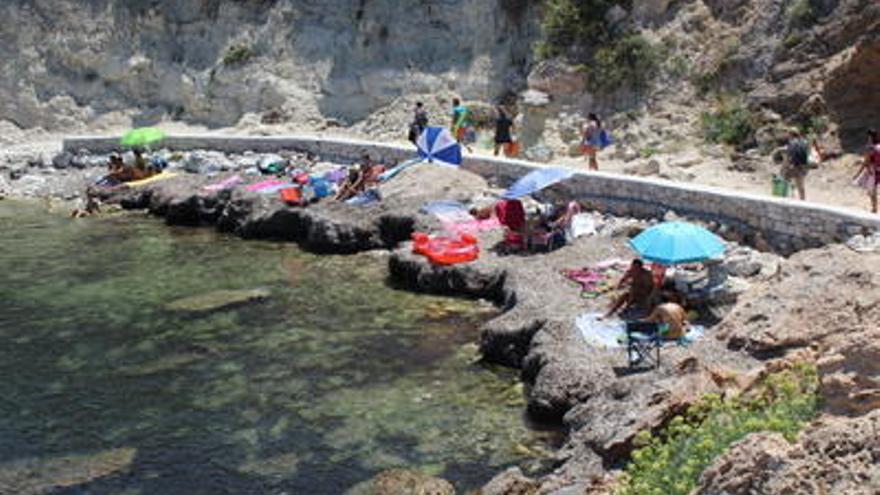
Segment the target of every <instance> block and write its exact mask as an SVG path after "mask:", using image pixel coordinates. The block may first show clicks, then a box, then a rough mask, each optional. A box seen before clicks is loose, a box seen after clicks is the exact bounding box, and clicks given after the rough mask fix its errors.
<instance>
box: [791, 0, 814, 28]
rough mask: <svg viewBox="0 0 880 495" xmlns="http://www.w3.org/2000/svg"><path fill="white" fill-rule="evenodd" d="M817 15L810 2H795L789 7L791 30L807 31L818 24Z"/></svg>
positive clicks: (796, 0) (802, 0)
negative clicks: (806, 29)
mask: <svg viewBox="0 0 880 495" xmlns="http://www.w3.org/2000/svg"><path fill="white" fill-rule="evenodd" d="M816 20H817V19H816V13H815V12H814V11H813V5H812V4H811V3H810V0H795V1H794V2H793V3H792V4H791V5H789V7H788V26H789V28H790V29H805V28H808V27H810V26H812V25H813V24H815V23H816Z"/></svg>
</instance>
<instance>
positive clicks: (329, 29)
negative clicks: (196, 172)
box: [0, 0, 536, 130]
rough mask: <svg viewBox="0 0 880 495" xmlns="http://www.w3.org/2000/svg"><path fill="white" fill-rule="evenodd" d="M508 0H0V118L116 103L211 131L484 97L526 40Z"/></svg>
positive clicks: (69, 112) (64, 119)
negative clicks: (420, 100) (428, 100)
mask: <svg viewBox="0 0 880 495" xmlns="http://www.w3.org/2000/svg"><path fill="white" fill-rule="evenodd" d="M529 9H530V8H529V7H528V6H527V3H526V2H512V1H509V0H498V1H483V0H446V1H442V2H438V1H433V2H429V1H417V0H411V1H407V2H396V1H392V0H298V1H294V0H135V1H119V0H9V1H6V2H3V3H2V5H0V16H2V18H3V19H4V22H3V23H2V25H0V117H2V118H3V119H6V120H10V121H12V122H14V123H15V124H17V125H18V126H19V127H22V128H29V127H38V126H39V127H44V128H47V129H53V130H66V129H69V128H70V127H71V126H75V125H80V124H82V123H85V124H92V123H95V122H96V121H97V122H100V120H101V119H106V118H108V116H113V115H114V113H116V112H121V113H124V114H125V115H126V116H127V115H131V116H133V117H134V118H135V121H136V122H150V121H155V120H158V119H160V118H171V119H177V120H183V121H188V122H192V123H200V124H207V125H209V126H227V125H232V124H235V123H236V122H237V121H238V120H239V119H240V118H241V117H242V116H243V115H244V114H245V113H248V112H260V113H262V112H267V113H269V114H271V115H273V116H275V117H276V118H278V116H281V117H282V118H287V119H293V120H297V121H300V122H323V121H324V120H325V119H327V118H335V119H337V120H341V121H343V122H352V121H354V120H357V119H360V118H363V117H365V116H366V115H367V114H368V113H370V112H371V111H373V110H375V109H377V108H379V107H381V106H383V105H386V104H388V103H389V102H391V101H392V100H393V99H394V98H395V97H397V96H399V95H401V94H403V93H410V94H411V93H428V92H435V91H438V90H440V89H443V90H454V91H457V92H459V93H461V94H463V95H464V96H466V97H470V98H481V99H489V98H494V97H496V96H498V95H499V94H500V93H501V92H503V91H504V90H505V89H506V88H510V87H516V85H517V84H520V81H523V80H524V78H525V74H524V72H523V71H524V70H525V66H526V63H527V61H528V58H529V56H530V55H529V54H530V42H531V40H532V39H533V38H534V36H535V33H536V30H535V27H534V22H533V21H532V19H534V16H530V15H529V11H530V10H529Z"/></svg>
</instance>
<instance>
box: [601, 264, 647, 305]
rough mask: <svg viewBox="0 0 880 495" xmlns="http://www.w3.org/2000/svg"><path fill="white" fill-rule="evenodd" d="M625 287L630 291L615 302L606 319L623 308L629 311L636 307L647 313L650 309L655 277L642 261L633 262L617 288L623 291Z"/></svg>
mask: <svg viewBox="0 0 880 495" xmlns="http://www.w3.org/2000/svg"><path fill="white" fill-rule="evenodd" d="M625 285H629V289H628V290H627V291H626V292H625V293H624V294H622V295H620V296H619V297H618V298H617V299H616V300H615V301H614V304H612V305H611V308H610V309H609V310H608V312H607V313H605V317H606V318H607V317H609V316H611V315H613V314H614V313H616V312H617V311H618V310H620V309H621V308H623V309H629V308H631V307H633V306H636V307H639V308H641V309H643V310H646V311H647V310H648V309H649V304H650V302H651V296H652V295H653V294H654V276H653V275H652V274H651V270H648V269H647V268H645V264H644V262H642V260H640V259H634V260H633V262H632V264H631V265H630V267H629V269H628V270H627V271H626V273H625V274H624V275H623V277H622V278H621V279H620V282H618V284H617V288H618V289H622V288H623V287H624V286H625Z"/></svg>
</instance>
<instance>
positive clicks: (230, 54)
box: [223, 43, 254, 65]
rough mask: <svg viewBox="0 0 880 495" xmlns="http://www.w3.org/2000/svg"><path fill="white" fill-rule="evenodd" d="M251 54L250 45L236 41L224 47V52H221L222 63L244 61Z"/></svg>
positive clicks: (252, 52)
mask: <svg viewBox="0 0 880 495" xmlns="http://www.w3.org/2000/svg"><path fill="white" fill-rule="evenodd" d="M253 56H254V50H253V49H252V48H251V47H250V46H248V45H246V44H244V43H236V44H233V45H230V46H229V48H227V49H226V53H224V54H223V64H224V65H234V64H240V63H243V62H246V61H247V60H248V59H250V58H251V57H253Z"/></svg>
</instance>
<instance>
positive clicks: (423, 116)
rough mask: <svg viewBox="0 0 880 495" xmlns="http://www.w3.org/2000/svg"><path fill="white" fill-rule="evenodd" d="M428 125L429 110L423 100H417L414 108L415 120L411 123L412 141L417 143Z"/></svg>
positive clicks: (410, 136) (410, 135)
mask: <svg viewBox="0 0 880 495" xmlns="http://www.w3.org/2000/svg"><path fill="white" fill-rule="evenodd" d="M426 127H428V112H426V111H425V108H424V106H423V105H422V102H420V101H417V102H416V107H415V109H413V121H412V123H411V124H410V125H409V140H410V142H412V143H415V142H416V140H417V139H419V136H421V135H422V132H424V131H425V128H426Z"/></svg>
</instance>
